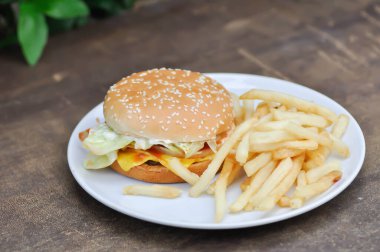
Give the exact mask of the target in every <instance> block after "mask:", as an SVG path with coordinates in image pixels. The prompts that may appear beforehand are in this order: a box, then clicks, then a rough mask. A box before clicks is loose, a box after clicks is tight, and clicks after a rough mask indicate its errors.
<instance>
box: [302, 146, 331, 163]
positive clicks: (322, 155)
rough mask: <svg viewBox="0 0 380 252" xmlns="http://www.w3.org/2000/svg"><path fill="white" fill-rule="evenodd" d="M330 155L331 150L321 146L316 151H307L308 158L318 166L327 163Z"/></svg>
mask: <svg viewBox="0 0 380 252" xmlns="http://www.w3.org/2000/svg"><path fill="white" fill-rule="evenodd" d="M329 153H330V150H329V148H327V147H326V146H323V145H320V146H318V149H316V150H311V151H306V156H307V158H308V159H309V160H313V161H314V163H315V164H316V165H322V164H323V163H324V162H325V161H326V158H327V156H328V155H329Z"/></svg>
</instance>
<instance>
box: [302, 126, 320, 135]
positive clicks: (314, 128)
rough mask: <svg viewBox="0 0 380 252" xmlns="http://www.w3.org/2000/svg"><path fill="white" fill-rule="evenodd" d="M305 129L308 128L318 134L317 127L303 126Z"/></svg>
mask: <svg viewBox="0 0 380 252" xmlns="http://www.w3.org/2000/svg"><path fill="white" fill-rule="evenodd" d="M305 129H307V130H310V131H312V132H314V133H315V134H319V129H318V128H317V127H305Z"/></svg>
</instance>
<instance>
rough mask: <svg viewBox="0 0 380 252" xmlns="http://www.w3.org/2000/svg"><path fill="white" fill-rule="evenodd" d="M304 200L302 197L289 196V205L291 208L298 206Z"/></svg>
mask: <svg viewBox="0 0 380 252" xmlns="http://www.w3.org/2000/svg"><path fill="white" fill-rule="evenodd" d="M304 202H305V200H304V199H303V198H291V199H290V200H289V206H290V207H291V208H300V207H301V206H302V205H303V204H304Z"/></svg>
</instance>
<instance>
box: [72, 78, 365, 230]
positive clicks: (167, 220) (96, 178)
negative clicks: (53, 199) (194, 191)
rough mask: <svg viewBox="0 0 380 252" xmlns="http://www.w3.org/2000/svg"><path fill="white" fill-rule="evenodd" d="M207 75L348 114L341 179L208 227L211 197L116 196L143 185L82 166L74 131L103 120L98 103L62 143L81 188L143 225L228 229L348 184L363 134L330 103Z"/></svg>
mask: <svg viewBox="0 0 380 252" xmlns="http://www.w3.org/2000/svg"><path fill="white" fill-rule="evenodd" d="M208 75H209V76H210V77H212V78H214V79H216V80H217V81H219V82H220V83H221V84H223V85H224V86H225V87H226V88H227V89H229V90H231V91H232V92H235V93H237V94H242V93H243V92H245V91H247V90H249V89H252V88H260V89H268V90H276V91H281V92H285V93H288V94H293V95H296V96H298V97H302V98H304V99H307V100H310V101H314V102H316V103H318V104H321V105H324V106H326V107H328V108H330V109H332V110H333V111H335V112H336V113H337V114H342V113H343V114H347V115H349V117H350V124H349V127H348V130H347V132H346V134H345V135H344V137H343V140H344V142H346V143H347V144H348V145H349V147H350V150H351V156H350V157H349V158H348V159H346V160H343V177H342V179H341V180H339V181H338V182H337V183H336V184H335V185H334V186H332V187H331V188H330V189H329V190H328V191H326V192H325V193H323V194H322V195H320V196H318V197H316V198H314V199H312V200H310V201H308V202H307V203H306V204H305V205H304V206H303V207H301V208H299V209H288V208H275V209H273V210H272V211H269V212H259V211H253V212H243V213H238V214H227V215H226V217H225V218H224V220H223V221H222V222H221V223H214V199H213V197H212V196H210V195H206V194H204V195H202V196H201V197H199V198H191V197H189V196H188V193H187V192H188V190H189V186H188V185H187V184H174V185H173V186H175V187H178V188H181V189H182V190H183V194H182V196H181V197H180V198H177V199H158V198H149V197H142V196H125V195H122V193H121V191H122V188H123V187H124V186H126V185H131V184H145V183H144V182H140V181H137V180H133V179H130V178H127V177H124V176H122V175H119V174H117V173H116V172H114V171H112V170H111V169H102V170H97V171H94V170H90V171H88V170H85V169H84V168H83V167H82V162H83V159H84V158H85V155H86V150H84V149H83V148H82V147H81V143H80V141H79V140H78V133H79V132H80V131H83V130H85V129H87V128H89V127H92V126H94V124H95V120H96V118H100V119H101V120H102V119H103V113H102V104H99V105H98V106H96V107H95V108H94V109H92V110H91V111H90V112H89V113H88V114H87V115H86V116H84V117H83V118H82V120H81V121H80V122H79V124H78V125H77V126H76V128H75V130H74V132H73V133H72V135H71V138H70V141H69V145H68V150H67V157H68V162H69V165H70V169H71V172H72V174H73V175H74V177H75V179H76V180H77V181H78V183H79V184H80V185H81V187H82V188H83V189H84V190H86V191H87V192H88V193H89V194H90V195H92V196H93V197H94V198H95V199H97V200H98V201H100V202H102V203H103V204H104V205H106V206H109V207H111V208H112V209H115V210H116V211H119V212H121V213H124V214H127V215H129V216H132V217H135V218H138V219H142V220H145V221H150V222H154V223H159V224H163V225H169V226H176V227H185V228H197V229H233V228H243V227H252V226H258V225H264V224H268V223H272V222H277V221H281V220H284V219H288V218H291V217H294V216H297V215H300V214H302V213H305V212H308V211H310V210H312V209H314V208H316V207H318V206H320V205H322V204H324V203H326V202H327V201H329V200H331V199H332V198H334V197H335V196H337V195H338V194H339V193H340V192H342V191H343V190H344V189H345V188H346V187H347V186H348V185H350V184H351V182H352V181H353V180H354V178H355V177H356V175H357V174H358V173H359V171H360V169H361V167H362V164H363V160H364V154H365V142H364V136H363V133H362V131H361V129H360V127H359V125H358V123H357V122H356V120H355V119H354V118H353V117H352V116H351V114H350V113H349V112H348V111H347V110H345V109H344V108H343V107H342V106H340V105H339V104H338V103H336V102H335V101H333V100H331V99H330V98H328V97H326V96H325V95H323V94H320V93H318V92H316V91H314V90H311V89H309V88H306V87H304V86H300V85H297V84H294V83H291V82H288V81H283V80H278V79H274V78H269V77H263V76H256V75H248V74H234V73H212V74H208ZM239 193H240V189H239V185H238V184H235V185H233V186H232V187H231V189H229V190H228V194H227V200H228V202H232V201H233V200H234V199H236V197H237V196H238V195H239Z"/></svg>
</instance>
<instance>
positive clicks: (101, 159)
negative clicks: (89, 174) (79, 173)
mask: <svg viewBox="0 0 380 252" xmlns="http://www.w3.org/2000/svg"><path fill="white" fill-rule="evenodd" d="M116 159H117V151H111V152H110V153H107V154H105V155H94V154H92V153H91V152H90V153H88V154H87V157H86V159H85V160H84V164H83V165H84V167H85V168H86V169H101V168H106V167H107V166H110V165H111V164H112V163H113V162H115V161H116Z"/></svg>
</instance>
